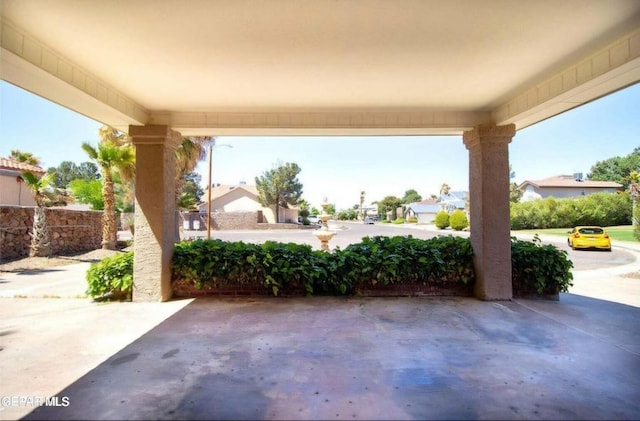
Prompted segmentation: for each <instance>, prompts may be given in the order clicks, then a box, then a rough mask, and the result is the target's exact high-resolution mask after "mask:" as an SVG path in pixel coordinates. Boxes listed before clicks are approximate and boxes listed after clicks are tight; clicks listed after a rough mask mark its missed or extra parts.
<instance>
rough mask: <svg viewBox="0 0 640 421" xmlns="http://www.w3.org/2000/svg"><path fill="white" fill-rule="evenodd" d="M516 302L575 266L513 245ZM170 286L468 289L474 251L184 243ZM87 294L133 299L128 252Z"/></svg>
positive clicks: (438, 244) (328, 291)
mask: <svg viewBox="0 0 640 421" xmlns="http://www.w3.org/2000/svg"><path fill="white" fill-rule="evenodd" d="M511 263H512V279H513V294H514V296H523V295H529V294H543V295H544V294H557V293H559V292H567V291H568V288H569V287H570V286H572V283H571V281H572V280H573V274H572V273H571V268H572V267H573V263H572V262H571V260H569V259H568V257H567V252H566V251H564V250H559V249H558V248H556V247H555V246H553V245H542V244H541V243H540V239H539V238H538V237H537V236H535V237H534V239H533V241H522V240H517V239H516V238H515V237H512V239H511ZM172 269H173V281H177V280H184V281H187V282H189V283H191V284H193V285H194V286H195V287H196V288H199V289H202V288H204V287H205V286H211V287H216V286H224V285H230V286H249V287H255V288H257V289H261V290H262V291H265V292H269V293H272V294H274V295H281V294H282V293H285V294H286V293H289V294H295V295H300V293H306V294H308V295H311V294H321V295H345V294H347V295H352V294H357V293H359V292H360V291H362V290H363V289H372V288H376V286H386V285H391V284H412V285H416V284H418V285H420V284H421V285H456V284H457V285H460V284H463V285H472V284H473V282H474V281H475V272H474V268H473V249H472V247H471V241H470V240H469V239H468V238H462V237H455V236H438V237H435V238H431V239H428V240H422V239H417V238H413V237H412V236H410V235H409V236H395V237H384V236H376V237H371V238H369V237H365V238H363V239H362V241H361V242H360V243H355V244H350V245H349V246H347V247H346V248H345V249H344V250H340V249H335V250H334V251H333V252H331V253H327V252H325V251H320V250H312V249H311V246H309V245H306V244H295V243H278V242H273V241H267V242H265V243H264V244H262V245H256V244H251V243H243V242H241V241H236V242H227V241H222V240H195V241H183V242H181V243H178V244H176V248H175V252H174V255H173V260H172ZM87 282H88V284H89V288H88V290H87V294H89V295H91V296H92V297H99V298H100V299H128V300H130V299H131V293H132V286H133V252H132V251H130V252H126V253H120V254H117V255H115V256H113V257H109V258H106V259H103V260H101V261H100V262H98V263H94V264H92V265H91V266H90V268H89V270H88V271H87Z"/></svg>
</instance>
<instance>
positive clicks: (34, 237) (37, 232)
mask: <svg viewBox="0 0 640 421" xmlns="http://www.w3.org/2000/svg"><path fill="white" fill-rule="evenodd" d="M53 178H54V175H53V174H45V175H43V176H42V177H38V176H37V175H35V174H33V173H32V172H29V171H26V172H23V173H22V179H23V180H24V181H25V183H27V186H28V187H29V189H30V190H31V191H32V192H33V197H34V199H35V201H36V207H35V208H34V210H33V228H32V232H31V247H30V249H29V257H49V255H50V254H51V240H50V239H49V227H48V225H47V216H46V213H45V211H44V207H45V205H46V202H47V200H51V199H52V198H53V196H55V190H54V185H53Z"/></svg>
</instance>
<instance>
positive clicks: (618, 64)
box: [0, 0, 640, 135]
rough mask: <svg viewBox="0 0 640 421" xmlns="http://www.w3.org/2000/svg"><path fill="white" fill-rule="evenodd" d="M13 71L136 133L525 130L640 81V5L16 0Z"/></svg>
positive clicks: (4, 8) (4, 68)
mask: <svg viewBox="0 0 640 421" xmlns="http://www.w3.org/2000/svg"><path fill="white" fill-rule="evenodd" d="M0 19H1V20H0V24H1V28H0V34H1V35H0V37H1V38H0V59H1V62H0V66H1V67H0V77H1V78H2V79H3V80H5V81H8V82H10V83H12V84H15V85H17V86H20V87H22V88H24V89H27V90H29V91H31V92H33V93H35V94H37V95H40V96H42V97H45V98H48V99H50V100H52V101H54V102H56V103H58V104H60V105H63V106H65V107H68V108H70V109H72V110H75V111H77V112H79V113H81V114H84V115H86V116H88V117H91V118H93V119H96V120H98V121H100V122H102V123H104V124H108V125H111V126H114V127H116V128H119V129H121V130H123V131H126V130H127V128H128V126H129V125H145V124H166V125H168V126H170V127H172V128H173V129H175V130H177V131H179V132H180V133H182V134H183V135H222V134H226V135H245V134H253V135H272V134H280V135H282V134H314V135H317V134H373V135H385V134H426V135H429V134H454V135H460V134H461V133H462V132H463V131H465V130H469V129H471V128H472V127H474V126H477V125H478V124H493V125H506V124H511V123H513V124H515V125H516V128H517V129H521V128H523V127H527V126H529V125H531V124H534V123H536V122H538V121H541V120H543V119H546V118H549V117H551V116H553V115H556V114H558V113H561V112H563V111H566V110H568V109H571V108H574V107H576V106H579V105H581V104H584V103H586V102H589V101H591V100H594V99H596V98H599V97H601V96H603V95H606V94H608V93H611V92H613V91H616V90H618V89H621V88H624V87H626V86H629V85H631V84H634V83H636V82H638V81H639V80H640V2H638V1H636V0H610V1H606V2H605V1H601V0H562V1H560V0H558V1H539V2H515V1H502V0H484V1H429V0H421V1H413V0H396V1H393V2H388V1H378V0H368V1H349V0H345V1H334V2H316V1H299V0H282V1H275V2H264V1H253V0H247V1H174V0H134V1H128V0H127V1H121V0H110V1H100V2H83V1H74V0H3V2H2V4H1V5H0Z"/></svg>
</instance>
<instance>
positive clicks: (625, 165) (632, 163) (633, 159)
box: [587, 147, 640, 190]
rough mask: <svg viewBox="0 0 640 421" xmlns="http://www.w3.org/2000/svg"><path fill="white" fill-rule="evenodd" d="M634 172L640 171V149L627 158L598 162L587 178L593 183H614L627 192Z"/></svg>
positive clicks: (614, 158)
mask: <svg viewBox="0 0 640 421" xmlns="http://www.w3.org/2000/svg"><path fill="white" fill-rule="evenodd" d="M633 171H640V147H637V148H635V149H634V150H633V152H631V153H630V154H629V155H627V156H625V157H619V156H616V157H613V158H609V159H606V160H604V161H598V162H596V164H595V165H593V166H592V167H591V172H590V173H589V174H588V176H587V177H588V179H589V180H593V181H614V182H616V183H620V184H622V188H623V189H624V190H627V189H628V188H629V186H630V181H629V175H630V174H631V173H632V172H633Z"/></svg>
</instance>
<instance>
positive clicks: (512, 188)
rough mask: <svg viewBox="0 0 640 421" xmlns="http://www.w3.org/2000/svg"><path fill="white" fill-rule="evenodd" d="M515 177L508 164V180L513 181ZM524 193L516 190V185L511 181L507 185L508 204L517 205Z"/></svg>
mask: <svg viewBox="0 0 640 421" xmlns="http://www.w3.org/2000/svg"><path fill="white" fill-rule="evenodd" d="M515 176H516V173H515V171H513V170H512V169H511V164H509V180H511V179H513V178H514V177H515ZM523 194H524V192H523V191H522V190H520V189H519V188H518V184H517V183H516V182H514V181H512V182H511V183H510V184H509V202H511V203H518V202H519V201H520V199H521V198H522V195H523Z"/></svg>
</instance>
